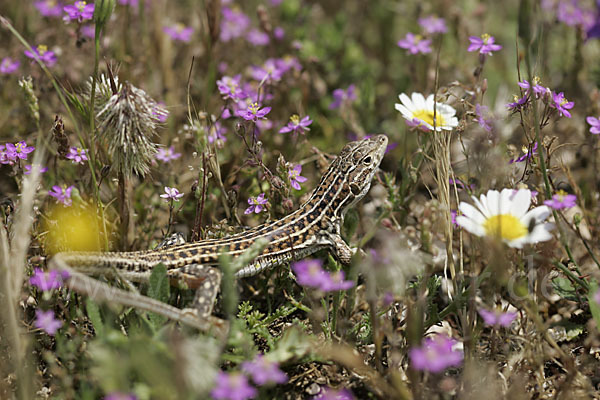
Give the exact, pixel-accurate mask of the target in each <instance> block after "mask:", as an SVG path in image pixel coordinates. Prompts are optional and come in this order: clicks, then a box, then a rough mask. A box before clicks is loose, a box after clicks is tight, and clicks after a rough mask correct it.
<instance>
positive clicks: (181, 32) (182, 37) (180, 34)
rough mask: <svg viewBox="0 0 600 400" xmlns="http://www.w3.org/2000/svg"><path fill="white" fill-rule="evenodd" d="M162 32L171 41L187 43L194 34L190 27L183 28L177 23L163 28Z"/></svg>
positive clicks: (183, 26)
mask: <svg viewBox="0 0 600 400" xmlns="http://www.w3.org/2000/svg"><path fill="white" fill-rule="evenodd" d="M163 32H164V33H166V34H167V35H168V36H169V37H170V38H171V39H173V40H179V41H181V42H186V43H187V42H189V41H190V39H191V38H192V33H194V28H192V27H191V26H185V25H183V24H181V23H177V24H175V25H171V26H165V27H163Z"/></svg>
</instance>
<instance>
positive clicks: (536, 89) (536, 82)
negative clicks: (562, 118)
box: [517, 76, 548, 98]
mask: <svg viewBox="0 0 600 400" xmlns="http://www.w3.org/2000/svg"><path fill="white" fill-rule="evenodd" d="M517 85H519V86H520V87H521V88H523V89H525V94H527V95H529V94H531V84H530V83H529V82H528V81H527V80H525V79H524V80H523V82H518V83H517ZM547 90H548V89H547V88H545V87H544V86H542V85H540V78H538V77H537V76H534V77H533V93H534V94H535V97H536V98H540V97H542V96H544V94H546V91H547Z"/></svg>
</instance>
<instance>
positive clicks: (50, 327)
mask: <svg viewBox="0 0 600 400" xmlns="http://www.w3.org/2000/svg"><path fill="white" fill-rule="evenodd" d="M35 318H36V319H35V324H34V325H35V327H36V328H38V329H42V330H44V331H46V333H47V334H48V335H50V336H54V335H55V334H56V331H57V330H58V328H60V327H61V326H62V324H63V323H62V321H60V320H57V319H54V311H52V310H48V311H42V310H35Z"/></svg>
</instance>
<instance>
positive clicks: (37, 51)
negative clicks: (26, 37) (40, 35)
mask: <svg viewBox="0 0 600 400" xmlns="http://www.w3.org/2000/svg"><path fill="white" fill-rule="evenodd" d="M24 53H25V55H26V56H27V57H28V58H31V59H33V60H36V59H39V60H40V61H41V62H42V63H44V64H45V65H46V66H47V67H52V66H53V65H54V64H56V55H55V54H54V52H53V51H50V50H48V46H46V45H43V44H40V45H38V46H37V47H36V48H34V49H33V51H29V50H25V52H24Z"/></svg>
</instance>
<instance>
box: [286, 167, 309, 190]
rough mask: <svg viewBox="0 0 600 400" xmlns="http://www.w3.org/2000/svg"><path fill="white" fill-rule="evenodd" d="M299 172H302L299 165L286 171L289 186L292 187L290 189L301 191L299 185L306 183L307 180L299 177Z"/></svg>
mask: <svg viewBox="0 0 600 400" xmlns="http://www.w3.org/2000/svg"><path fill="white" fill-rule="evenodd" d="M301 172H302V165H300V164H296V165H295V166H294V168H292V169H290V170H289V171H288V178H289V179H290V185H292V187H293V188H294V189H296V190H300V189H302V188H301V187H300V184H301V183H303V182H306V181H307V180H308V179H306V178H305V177H303V176H300V173H301Z"/></svg>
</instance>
